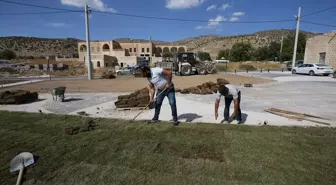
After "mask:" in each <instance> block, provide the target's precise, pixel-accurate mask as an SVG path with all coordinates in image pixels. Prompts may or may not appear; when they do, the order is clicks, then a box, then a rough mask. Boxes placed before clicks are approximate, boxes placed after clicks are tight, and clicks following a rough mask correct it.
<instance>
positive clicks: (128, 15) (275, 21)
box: [0, 0, 295, 24]
mask: <svg viewBox="0 0 336 185" xmlns="http://www.w3.org/2000/svg"><path fill="white" fill-rule="evenodd" d="M0 2H4V3H11V4H17V5H22V6H30V7H36V8H44V9H52V10H61V11H68V12H81V11H78V10H69V9H63V8H53V7H47V6H40V5H32V4H27V3H19V2H13V1H7V0H0ZM91 11H92V12H97V13H105V14H111V15H119V16H126V17H136V18H146V19H158V20H169V21H183V22H206V23H208V22H214V23H231V24H237V23H238V24H253V23H279V22H292V21H295V20H294V19H289V20H267V21H239V22H226V21H209V20H192V19H178V18H167V17H153V16H143V15H135V14H123V13H113V12H105V11H99V10H91ZM64 13H66V12H64ZM21 14H23V15H25V14H28V13H21ZM30 14H32V13H30ZM36 14H39V13H36ZM2 15H8V14H2Z"/></svg>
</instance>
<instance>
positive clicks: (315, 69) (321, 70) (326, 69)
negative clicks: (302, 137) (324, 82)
mask: <svg viewBox="0 0 336 185" xmlns="http://www.w3.org/2000/svg"><path fill="white" fill-rule="evenodd" d="M332 73H333V68H332V67H330V66H327V65H325V64H302V65H300V66H297V67H294V68H293V70H292V74H309V75H310V76H315V75H324V76H329V75H330V74H332Z"/></svg>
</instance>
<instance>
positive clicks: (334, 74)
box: [332, 70, 336, 78]
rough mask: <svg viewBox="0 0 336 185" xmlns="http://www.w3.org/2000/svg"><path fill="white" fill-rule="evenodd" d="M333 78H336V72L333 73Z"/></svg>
mask: <svg viewBox="0 0 336 185" xmlns="http://www.w3.org/2000/svg"><path fill="white" fill-rule="evenodd" d="M332 77H333V78H336V70H335V71H334V72H333V75H332Z"/></svg>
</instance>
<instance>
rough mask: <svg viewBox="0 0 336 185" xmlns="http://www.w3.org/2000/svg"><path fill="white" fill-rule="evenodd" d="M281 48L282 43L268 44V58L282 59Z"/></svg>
mask: <svg viewBox="0 0 336 185" xmlns="http://www.w3.org/2000/svg"><path fill="white" fill-rule="evenodd" d="M280 48H281V44H280V43H276V42H272V43H271V44H270V45H269V46H268V57H267V58H268V59H269V60H275V58H277V60H279V59H280Z"/></svg>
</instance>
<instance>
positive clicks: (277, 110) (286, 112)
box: [269, 108, 329, 120]
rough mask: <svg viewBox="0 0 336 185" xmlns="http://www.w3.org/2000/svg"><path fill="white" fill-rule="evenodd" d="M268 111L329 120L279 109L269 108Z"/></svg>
mask: <svg viewBox="0 0 336 185" xmlns="http://www.w3.org/2000/svg"><path fill="white" fill-rule="evenodd" d="M269 110H271V111H274V112H280V113H284V114H293V115H298V116H307V117H312V118H318V119H324V120H329V119H326V118H322V117H319V116H314V115H310V114H306V113H298V112H293V111H287V110H281V109H276V108H270V109H269Z"/></svg>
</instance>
